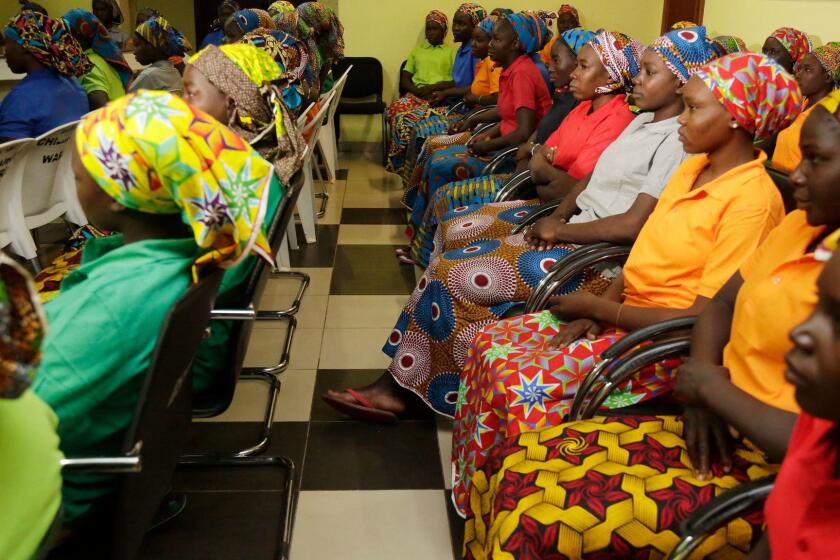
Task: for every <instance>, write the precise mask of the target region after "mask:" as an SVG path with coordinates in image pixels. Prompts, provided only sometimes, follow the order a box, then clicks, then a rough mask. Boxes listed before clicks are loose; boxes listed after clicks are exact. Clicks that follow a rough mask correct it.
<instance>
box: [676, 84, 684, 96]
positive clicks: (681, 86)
mask: <svg viewBox="0 0 840 560" xmlns="http://www.w3.org/2000/svg"><path fill="white" fill-rule="evenodd" d="M684 89H685V84H681V85H679V86H677V95H679V96H680V97H682V94H683V90H684Z"/></svg>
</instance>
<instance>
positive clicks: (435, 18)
mask: <svg viewBox="0 0 840 560" xmlns="http://www.w3.org/2000/svg"><path fill="white" fill-rule="evenodd" d="M429 22H432V23H436V24H438V25H440V26H441V27H443V32H444V33H446V30H447V29H449V18H447V17H446V14H444V13H443V12H441V11H440V10H432V11H431V12H429V13H428V14H426V23H429Z"/></svg>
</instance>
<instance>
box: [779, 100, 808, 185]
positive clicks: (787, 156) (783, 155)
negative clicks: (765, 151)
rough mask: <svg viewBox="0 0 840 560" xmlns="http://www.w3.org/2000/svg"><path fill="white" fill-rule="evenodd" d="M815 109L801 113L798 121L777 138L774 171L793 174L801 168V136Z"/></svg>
mask: <svg viewBox="0 0 840 560" xmlns="http://www.w3.org/2000/svg"><path fill="white" fill-rule="evenodd" d="M814 107H816V105H814ZM814 107H811V108H809V109H808V110H807V111H803V112H802V113H800V115H799V116H798V117H796V120H794V121H793V122H792V123H791V124H790V126H789V127H787V128H786V129H784V130H783V131H781V132H780V133H779V135H778V137H776V149H775V150H774V151H773V163H771V165H772V166H773V168H774V169H778V170H779V171H785V172H786V173H791V172H793V170H794V169H796V168H797V167H798V166H799V162H800V161H802V150H800V149H799V136H800V135H801V134H802V126H803V125H804V124H805V119H807V118H808V115H810V114H811V111H813V110H814Z"/></svg>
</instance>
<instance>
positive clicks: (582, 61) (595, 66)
mask: <svg viewBox="0 0 840 560" xmlns="http://www.w3.org/2000/svg"><path fill="white" fill-rule="evenodd" d="M609 81H610V75H609V74H608V73H607V69H606V68H604V65H603V63H602V62H601V59H600V58H598V53H596V52H595V49H593V48H592V45H584V46H583V48H582V49H580V53H578V57H577V66H576V67H575V69H574V71H573V72H572V81H571V82H570V83H569V91H571V92H572V95H574V96H575V99H577V100H578V101H586V100H588V99H592V98H594V97H595V96H596V95H597V93H596V92H595V90H596V89H597V88H599V87H601V86H606V85H607V84H608V83H609Z"/></svg>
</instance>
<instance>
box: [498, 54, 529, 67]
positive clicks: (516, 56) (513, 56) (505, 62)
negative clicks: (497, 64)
mask: <svg viewBox="0 0 840 560" xmlns="http://www.w3.org/2000/svg"><path fill="white" fill-rule="evenodd" d="M524 55H525V53H523V52H521V51H517V52H515V53H513V54H511V55H509V56H508V58H507V59H506V60H503V61H502V63H501V66H502V68H509V67H510V66H511V65H512V64H513V63H514V62H516V61H517V59H519V57H520V56H524Z"/></svg>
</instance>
